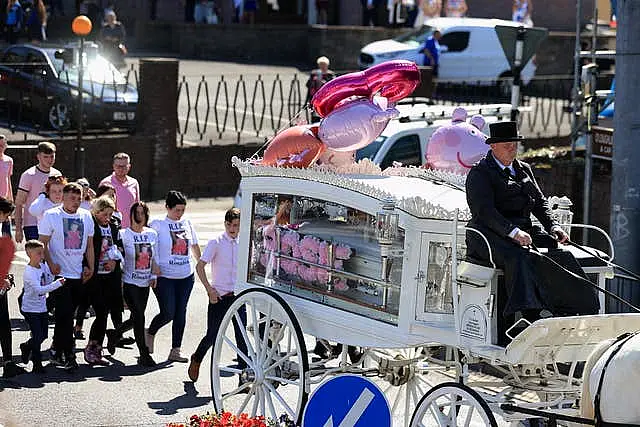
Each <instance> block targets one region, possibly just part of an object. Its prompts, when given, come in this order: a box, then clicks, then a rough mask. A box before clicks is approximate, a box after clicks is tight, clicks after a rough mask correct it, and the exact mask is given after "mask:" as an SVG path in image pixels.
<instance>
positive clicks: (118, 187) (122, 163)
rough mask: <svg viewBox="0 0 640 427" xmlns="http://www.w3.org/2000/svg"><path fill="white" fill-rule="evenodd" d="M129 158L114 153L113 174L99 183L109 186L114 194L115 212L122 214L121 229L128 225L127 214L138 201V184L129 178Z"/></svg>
mask: <svg viewBox="0 0 640 427" xmlns="http://www.w3.org/2000/svg"><path fill="white" fill-rule="evenodd" d="M130 171H131V157H129V155H128V154H127V153H116V154H115V155H114V156H113V173H112V174H111V175H109V176H107V177H105V178H103V179H102V181H100V185H103V184H111V186H113V188H114V189H115V192H116V211H118V212H122V214H123V215H122V228H127V227H129V225H131V224H130V223H129V218H128V213H129V211H130V210H131V206H132V205H133V204H134V203H135V202H139V201H140V184H139V183H138V180H137V179H135V178H134V177H132V176H129V172H130Z"/></svg>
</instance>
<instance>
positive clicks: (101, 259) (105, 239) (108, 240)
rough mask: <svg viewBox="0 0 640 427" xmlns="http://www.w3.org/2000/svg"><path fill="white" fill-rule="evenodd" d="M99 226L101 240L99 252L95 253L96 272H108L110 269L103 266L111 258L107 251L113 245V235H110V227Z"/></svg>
mask: <svg viewBox="0 0 640 427" xmlns="http://www.w3.org/2000/svg"><path fill="white" fill-rule="evenodd" d="M99 227H100V234H102V236H100V238H101V239H102V241H101V242H100V253H98V254H95V256H97V257H98V274H109V273H111V272H112V271H110V270H106V269H105V268H104V266H105V264H106V263H107V262H108V261H110V260H111V258H110V257H109V252H110V251H111V250H112V247H113V236H112V235H111V227H109V226H106V227H103V226H101V225H100V226H99Z"/></svg>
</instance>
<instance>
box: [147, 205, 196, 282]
mask: <svg viewBox="0 0 640 427" xmlns="http://www.w3.org/2000/svg"><path fill="white" fill-rule="evenodd" d="M149 226H150V227H151V228H153V229H154V230H156V232H157V233H158V265H159V266H160V276H162V277H166V278H168V279H184V278H185V277H188V276H190V275H191V274H193V269H194V261H193V258H192V257H191V245H197V244H198V236H197V235H196V231H195V229H194V228H193V225H192V224H191V221H189V220H188V219H184V218H183V219H181V220H180V221H173V220H171V219H169V218H164V219H157V220H153V221H151V224H149Z"/></svg>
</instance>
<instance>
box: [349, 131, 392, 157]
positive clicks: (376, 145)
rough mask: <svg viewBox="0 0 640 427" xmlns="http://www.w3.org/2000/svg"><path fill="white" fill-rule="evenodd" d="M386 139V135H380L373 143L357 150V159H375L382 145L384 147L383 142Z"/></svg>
mask: <svg viewBox="0 0 640 427" xmlns="http://www.w3.org/2000/svg"><path fill="white" fill-rule="evenodd" d="M386 139H387V137H386V136H379V137H377V138H376V139H375V140H374V141H373V142H372V143H371V144H369V145H367V146H366V147H364V148H361V149H359V150H358V151H356V161H358V160H362V159H370V160H373V158H374V157H375V155H376V153H377V152H378V150H379V149H380V147H382V144H383V143H384V141H385V140H386Z"/></svg>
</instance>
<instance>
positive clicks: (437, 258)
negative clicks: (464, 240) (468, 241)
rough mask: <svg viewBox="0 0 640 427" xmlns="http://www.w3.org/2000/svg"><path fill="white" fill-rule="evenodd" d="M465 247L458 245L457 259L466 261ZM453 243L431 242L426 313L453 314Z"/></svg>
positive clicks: (425, 303)
mask: <svg viewBox="0 0 640 427" xmlns="http://www.w3.org/2000/svg"><path fill="white" fill-rule="evenodd" d="M464 254H465V248H464V245H462V244H460V245H458V250H457V254H456V256H457V259H458V262H460V261H461V260H462V259H464ZM452 260H453V257H452V251H451V242H442V241H431V242H429V253H428V266H427V283H426V292H425V300H424V311H425V312H429V313H445V314H452V313H453V297H452V287H451V280H452V276H451V274H452V268H451V261H452Z"/></svg>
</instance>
